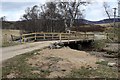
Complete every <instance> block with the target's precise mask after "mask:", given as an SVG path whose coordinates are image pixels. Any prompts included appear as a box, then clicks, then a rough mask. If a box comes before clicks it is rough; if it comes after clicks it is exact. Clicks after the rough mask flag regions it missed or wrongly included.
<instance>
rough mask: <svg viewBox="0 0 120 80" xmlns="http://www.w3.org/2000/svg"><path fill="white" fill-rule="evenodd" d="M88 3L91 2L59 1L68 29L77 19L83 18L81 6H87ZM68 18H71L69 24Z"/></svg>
mask: <svg viewBox="0 0 120 80" xmlns="http://www.w3.org/2000/svg"><path fill="white" fill-rule="evenodd" d="M87 4H89V2H84V1H81V0H79V1H78V2H76V0H74V1H70V2H69V1H68V2H59V4H58V7H59V11H60V12H61V14H63V19H64V23H65V27H66V31H67V30H69V28H71V27H72V26H73V24H74V20H75V19H80V18H83V13H82V10H81V9H80V8H81V6H83V5H84V6H86V5H87ZM67 20H70V22H69V25H67ZM68 26H69V27H68Z"/></svg>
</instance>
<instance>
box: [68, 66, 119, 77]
mask: <svg viewBox="0 0 120 80" xmlns="http://www.w3.org/2000/svg"><path fill="white" fill-rule="evenodd" d="M67 76H68V77H69V78H118V73H117V70H113V69H112V68H110V67H107V66H104V65H100V66H99V67H97V69H94V68H85V67H81V69H77V70H72V71H71V73H70V74H69V75H67Z"/></svg>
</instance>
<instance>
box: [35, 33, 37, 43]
mask: <svg viewBox="0 0 120 80" xmlns="http://www.w3.org/2000/svg"><path fill="white" fill-rule="evenodd" d="M36 35H37V34H36V33H35V41H36Z"/></svg>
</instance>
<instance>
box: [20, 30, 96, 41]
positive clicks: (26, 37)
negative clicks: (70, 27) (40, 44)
mask: <svg viewBox="0 0 120 80" xmlns="http://www.w3.org/2000/svg"><path fill="white" fill-rule="evenodd" d="M75 39H80V40H93V39H94V34H93V33H38V32H37V33H29V34H22V35H21V41H22V42H26V41H36V40H75Z"/></svg>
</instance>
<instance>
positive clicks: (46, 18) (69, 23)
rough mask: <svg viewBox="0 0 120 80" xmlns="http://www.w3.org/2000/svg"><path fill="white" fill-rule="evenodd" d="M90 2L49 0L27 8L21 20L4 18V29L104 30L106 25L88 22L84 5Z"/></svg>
mask: <svg viewBox="0 0 120 80" xmlns="http://www.w3.org/2000/svg"><path fill="white" fill-rule="evenodd" d="M89 4H90V2H47V3H45V4H43V5H40V6H38V5H34V6H33V7H31V8H30V7H28V8H26V9H25V14H23V16H22V17H21V19H20V21H5V19H4V18H1V20H2V29H19V30H25V31H28V32H66V31H67V30H73V31H83V32H86V31H104V27H102V26H98V25H93V24H86V23H85V22H84V14H85V13H84V9H82V6H87V5H89Z"/></svg>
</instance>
